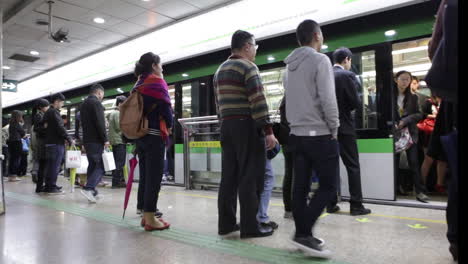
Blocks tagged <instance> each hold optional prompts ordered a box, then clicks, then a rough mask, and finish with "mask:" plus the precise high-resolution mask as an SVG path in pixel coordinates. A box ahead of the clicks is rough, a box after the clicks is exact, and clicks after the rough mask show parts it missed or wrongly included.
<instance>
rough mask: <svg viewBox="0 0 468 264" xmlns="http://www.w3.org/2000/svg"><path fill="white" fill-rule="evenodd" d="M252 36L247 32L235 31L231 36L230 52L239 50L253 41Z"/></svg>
mask: <svg viewBox="0 0 468 264" xmlns="http://www.w3.org/2000/svg"><path fill="white" fill-rule="evenodd" d="M253 37H254V35H252V34H250V33H249V32H247V31H243V30H237V31H236V32H234V34H233V35H232V39H231V51H235V50H240V49H242V47H244V45H245V43H247V42H249V41H250V40H251V39H253Z"/></svg>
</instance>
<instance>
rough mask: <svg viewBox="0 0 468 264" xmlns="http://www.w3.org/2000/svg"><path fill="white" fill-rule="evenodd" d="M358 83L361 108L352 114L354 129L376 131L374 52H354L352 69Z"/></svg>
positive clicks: (376, 106) (376, 107)
mask: <svg viewBox="0 0 468 264" xmlns="http://www.w3.org/2000/svg"><path fill="white" fill-rule="evenodd" d="M351 71H353V72H354V73H355V74H356V78H357V79H358V82H359V83H360V84H361V86H360V90H359V91H358V94H359V97H360V99H361V102H362V104H361V108H360V109H356V110H355V112H354V117H355V124H356V129H377V110H378V105H377V87H376V84H375V76H376V71H375V51H373V50H371V51H365V52H356V53H354V54H353V58H352V68H351Z"/></svg>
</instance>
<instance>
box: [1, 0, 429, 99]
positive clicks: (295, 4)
mask: <svg viewBox="0 0 468 264" xmlns="http://www.w3.org/2000/svg"><path fill="white" fill-rule="evenodd" d="M420 1H421V0H386V1H367V2H366V4H362V3H361V1H353V2H349V1H346V2H345V1H343V0H330V1H323V3H322V2H321V3H320V5H315V4H311V1H310V0H289V1H280V0H272V1H268V4H265V3H266V1H265V0H243V1H234V2H232V3H231V4H229V5H225V6H223V7H220V8H218V9H215V10H212V11H210V12H207V13H202V14H200V15H198V16H194V17H191V18H188V19H185V20H183V21H180V22H176V23H174V24H171V25H169V26H166V27H162V28H159V29H157V30H155V31H153V32H151V33H148V34H146V35H144V36H141V37H138V38H135V39H133V40H130V41H127V42H125V43H122V44H120V45H117V46H115V47H112V48H109V49H106V50H104V51H101V52H99V53H96V54H93V55H91V56H88V57H86V58H83V59H80V60H78V61H75V62H72V63H69V64H67V65H64V66H62V67H59V68H57V69H54V70H50V71H47V72H45V73H43V74H41V75H38V76H36V77H34V78H31V79H28V80H27V81H24V82H21V83H19V84H18V93H5V94H4V95H5V96H2V105H3V106H4V107H9V106H12V105H16V104H20V103H23V102H27V101H30V100H35V99H37V98H40V97H43V96H47V95H49V94H55V93H57V92H64V91H68V90H71V89H74V88H78V87H83V86H86V85H89V84H91V83H95V82H100V81H102V80H108V79H112V78H115V77H116V76H122V75H125V74H130V73H131V72H132V70H133V65H135V62H136V61H137V60H138V58H139V57H140V56H141V54H144V53H146V52H149V51H151V52H153V53H155V54H158V55H159V56H160V57H161V61H162V62H163V63H164V64H168V63H171V62H175V61H181V60H183V59H185V58H189V57H190V58H192V57H195V56H198V55H201V54H208V53H211V52H215V51H218V50H222V49H228V48H229V47H230V44H231V36H232V33H233V32H234V31H236V30H238V29H240V28H241V29H246V30H248V31H249V32H250V33H252V34H253V35H254V36H255V38H256V40H262V39H266V38H269V37H273V36H280V35H284V34H288V33H292V32H294V31H295V29H296V28H297V25H298V24H299V23H300V22H302V21H303V20H305V19H309V18H311V17H313V19H314V20H315V21H317V22H318V23H319V24H321V25H323V24H327V23H336V22H339V21H344V20H346V19H350V18H355V17H359V16H363V15H369V14H373V13H377V12H383V11H385V10H390V9H395V8H400V7H402V6H407V5H412V4H417V3H419V2H420ZM270 2H271V4H270ZM246 10H247V12H246ZM255 10H262V15H261V16H259V15H258V12H255ZM239 13H242V14H243V15H242V19H241V20H239V19H238V14H239ZM213 21H216V23H213ZM232 21H237V23H232ZM180 32H185V34H180ZM161 39H165V40H170V41H161ZM148 43H157V44H156V45H151V47H149V46H148ZM260 49H261V48H260ZM37 87H44V89H37Z"/></svg>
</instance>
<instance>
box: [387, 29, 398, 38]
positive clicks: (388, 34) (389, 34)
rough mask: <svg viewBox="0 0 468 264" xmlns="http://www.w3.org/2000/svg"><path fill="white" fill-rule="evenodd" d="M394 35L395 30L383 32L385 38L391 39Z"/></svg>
mask: <svg viewBox="0 0 468 264" xmlns="http://www.w3.org/2000/svg"><path fill="white" fill-rule="evenodd" d="M395 35H396V31H395V30H393V29H392V30H388V31H385V36H387V37H393V36H395Z"/></svg>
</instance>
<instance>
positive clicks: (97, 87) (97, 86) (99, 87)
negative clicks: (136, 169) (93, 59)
mask: <svg viewBox="0 0 468 264" xmlns="http://www.w3.org/2000/svg"><path fill="white" fill-rule="evenodd" d="M99 90H101V91H104V87H102V85H101V84H99V83H95V84H93V85H91V88H89V94H95V93H96V92H97V91H99Z"/></svg>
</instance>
